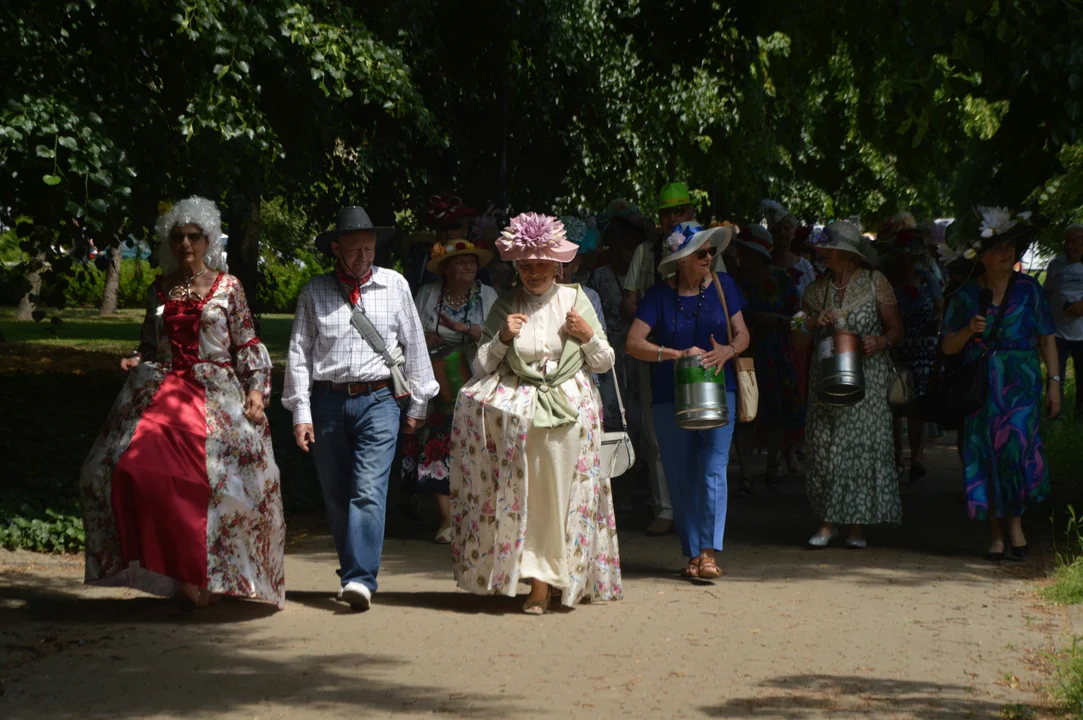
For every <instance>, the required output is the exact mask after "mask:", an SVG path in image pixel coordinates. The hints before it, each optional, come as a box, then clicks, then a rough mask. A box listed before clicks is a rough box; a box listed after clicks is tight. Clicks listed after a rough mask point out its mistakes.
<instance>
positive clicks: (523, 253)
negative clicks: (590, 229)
mask: <svg viewBox="0 0 1083 720" xmlns="http://www.w3.org/2000/svg"><path fill="white" fill-rule="evenodd" d="M498 247H499V246H498ZM499 249H500V259H501V260H503V261H505V262H519V261H522V260H549V261H550V262H558V263H569V262H571V261H572V260H574V259H575V256H576V255H577V254H579V246H578V245H576V244H575V243H573V242H571V241H570V240H561V241H560V242H559V243H557V244H556V245H548V246H546V247H543V248H529V249H527V248H520V247H513V248H511V249H510V250H505V249H504V248H503V247H500V248H499Z"/></svg>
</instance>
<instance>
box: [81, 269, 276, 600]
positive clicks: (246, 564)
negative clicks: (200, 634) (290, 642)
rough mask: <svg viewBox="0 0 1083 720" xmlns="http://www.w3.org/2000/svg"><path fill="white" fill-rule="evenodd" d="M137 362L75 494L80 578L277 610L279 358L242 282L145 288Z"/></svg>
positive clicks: (222, 277) (229, 279)
mask: <svg viewBox="0 0 1083 720" xmlns="http://www.w3.org/2000/svg"><path fill="white" fill-rule="evenodd" d="M148 302H149V307H148V310H147V316H146V320H145V321H144V323H143V333H142V343H141V345H140V350H141V352H142V353H143V362H142V363H141V364H139V365H138V366H137V367H135V368H134V369H133V370H131V371H129V373H128V379H127V382H125V384H124V387H123V388H122V389H121V391H120V395H119V396H118V397H117V400H116V402H115V403H114V404H113V409H112V410H110V412H109V416H108V417H107V418H106V420H105V425H104V426H103V427H102V430H101V433H100V434H99V435H98V439H97V441H96V442H95V443H94V447H93V448H91V450H90V454H89V455H88V456H87V459H86V461H85V462H84V463H83V467H82V471H81V473H80V476H79V487H80V491H81V494H82V500H83V523H84V525H85V526H86V537H87V542H86V545H87V547H86V582H87V583H88V584H101V585H128V586H130V587H134V588H137V589H140V590H143V591H145V592H149V593H153V594H157V595H173V594H175V593H176V592H177V591H178V589H179V585H180V584H181V583H192V584H194V585H197V586H199V587H202V588H206V589H208V590H210V591H211V592H212V593H218V594H222V595H232V596H235V597H242V598H252V599H255V600H261V601H263V602H267V603H272V604H274V605H277V606H278V607H280V608H281V607H283V606H284V604H285V600H286V592H285V591H286V585H285V578H284V575H283V555H284V553H285V540H286V526H285V522H284V520H283V518H282V492H281V486H280V484H279V475H278V466H277V465H275V460H274V453H273V451H272V450H271V435H270V426H269V425H268V424H267V419H266V417H264V418H262V419H261V420H260V421H259V422H256V423H253V422H250V421H249V420H247V419H246V418H245V417H244V402H245V395H246V393H247V392H248V391H250V390H260V391H261V392H262V393H263V396H264V403H265V404H266V403H267V400H268V398H269V396H270V394H271V358H270V355H268V353H267V348H265V347H264V346H263V344H262V343H261V342H260V340H259V338H258V337H256V333H255V331H254V328H253V322H252V313H251V312H250V311H249V309H248V303H247V302H246V300H245V296H244V290H243V288H242V287H241V283H240V282H239V281H238V280H237V278H235V277H233V276H232V275H226V274H225V273H220V274H219V275H218V277H217V278H216V279H215V281H214V284H213V285H212V286H211V289H210V292H208V293H207V296H206V297H205V298H203V299H202V300H199V301H195V300H190V299H183V300H174V299H170V298H168V297H166V295H165V293H164V291H163V290H162V288H161V280H159V281H158V282H157V283H155V285H154V286H152V287H151V290H150V293H149V299H148Z"/></svg>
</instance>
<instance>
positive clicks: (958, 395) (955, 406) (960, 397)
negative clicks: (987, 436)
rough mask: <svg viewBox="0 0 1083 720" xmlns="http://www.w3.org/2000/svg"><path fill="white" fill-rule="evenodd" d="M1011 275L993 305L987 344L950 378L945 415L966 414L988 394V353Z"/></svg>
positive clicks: (1009, 289)
mask: <svg viewBox="0 0 1083 720" xmlns="http://www.w3.org/2000/svg"><path fill="white" fill-rule="evenodd" d="M1015 277H1016V276H1015V273H1012V277H1011V280H1009V281H1008V287H1007V288H1006V289H1005V290H1004V297H1003V298H1001V300H1000V307H999V308H997V316H996V320H994V321H993V332H992V333H991V336H990V338H991V339H990V342H989V347H987V348H986V349H985V352H983V353H982V354H981V357H979V358H978V359H977V360H975V361H974V362H972V363H967V364H965V365H963V366H962V367H960V368H959V370H958V371H957V372H956V374H955V377H954V378H953V379H952V384H951V390H950V391H949V394H948V409H947V415H949V416H951V417H953V418H960V419H961V418H965V417H970V416H971V415H973V414H974V413H976V412H978V411H979V410H981V409H982V407H984V406H985V400H986V397H987V396H988V394H989V356H990V355H991V354H993V353H994V352H996V349H997V342H998V341H999V340H1000V323H1001V321H1002V320H1003V319H1004V313H1005V311H1006V310H1007V308H1008V301H1009V300H1010V299H1011V294H1012V289H1013V288H1014V287H1015Z"/></svg>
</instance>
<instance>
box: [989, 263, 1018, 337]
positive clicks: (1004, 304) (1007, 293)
mask: <svg viewBox="0 0 1083 720" xmlns="http://www.w3.org/2000/svg"><path fill="white" fill-rule="evenodd" d="M1018 275H1019V273H1017V272H1014V271H1013V272H1012V276H1011V279H1010V280H1008V287H1006V288H1004V297H1002V298H1001V299H1000V305H999V306H998V307H997V317H996V320H994V321H993V332H992V340H993V342H992V343H991V344H990V346H989V352H995V351H996V349H997V343H999V342H1000V323H1001V321H1002V320H1003V319H1004V313H1005V312H1007V309H1008V301H1009V300H1011V297H1012V290H1013V289H1014V288H1015V278H1016V277H1018Z"/></svg>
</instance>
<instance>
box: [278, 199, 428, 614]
mask: <svg viewBox="0 0 1083 720" xmlns="http://www.w3.org/2000/svg"><path fill="white" fill-rule="evenodd" d="M393 234H394V229H393V228H390V227H374V226H373V224H372V221H371V220H369V216H368V213H366V212H365V210H364V208H360V207H348V208H343V209H342V210H340V211H339V213H338V217H337V219H336V223H335V229H334V230H328V231H327V232H323V233H320V234H319V235H318V236H317V237H316V247H317V249H319V250H320V252H322V253H323V254H325V255H327V256H329V257H332V258H334V259H335V260H336V269H335V270H334V271H332V272H329V273H325V274H323V275H317V276H316V277H314V278H313V279H312V280H310V281H309V283H308V284H307V285H305V287H304V289H303V290H301V294H300V296H298V298H297V314H296V316H295V317H294V321H293V329H292V330H291V332H290V345H289V353H288V356H287V360H286V380H285V386H284V388H283V390H282V405H283V406H285V408H286V409H287V410H289V411H291V412H292V413H293V436H294V440H295V441H296V442H297V446H298V447H300V448H301V450H303V451H305V452H309V451H310V450H311V451H312V454H313V456H314V459H315V463H316V475H317V476H318V477H319V480H320V486H321V487H322V489H323V498H324V503H325V504H326V506H327V519H328V522H329V524H330V526H331V535H332V537H333V538H334V540H335V549H336V550H337V551H338V560H339V570H338V572H339V581H340V585H341V590H340V592H339V594H338V599H339V600H340V601H342V602H345V603H347V604H348V605H349V606H350V607H351V608H352V609H353V610H356V611H364V610H368V608H369V605H370V604H371V602H372V595H373V593H375V592H376V589H377V582H376V576H377V573H378V572H379V570H380V553H381V551H382V550H383V545H384V522H385V520H386V513H385V503H386V502H387V483H388V476H389V475H390V473H391V462H392V460H393V459H394V456H395V446H396V445H397V441H398V435H399V425H400V411H399V405H398V402H397V401H396V398H395V396H394V393H393V392H392V385H391V382H390V377H391V368H390V367H389V366H388V364H387V362H386V361H385V359H384V357H383V356H381V355H380V354H379V353H377V352H376V351H375V350H374V349H373V348H372V346H371V345H370V344H369V343H368V342H367V341H366V340H365V339H364V338H363V337H362V336H361V333H360V332H359V331H358V330H357V329H356V328H355V327H354V325H353V322H352V317H353V313H354V308H357V309H359V310H360V311H361V312H363V313H365V315H366V317H368V319H369V321H370V322H371V323H372V325H373V326H374V327H375V329H376V331H377V333H379V335H380V337H381V338H383V341H384V343H385V344H386V346H387V348H388V350H389V351H391V353H392V355H395V354H396V353H397V352H398V351H399V350H400V347H401V356H400V357H399V358H396V359H397V360H399V362H400V364H401V365H403V366H404V368H403V369H404V374H405V377H406V379H407V380H408V381H409V383H410V392H411V395H410V399H409V408H408V410H407V411H406V420H405V428H404V432H406V433H407V434H410V433H413V432H416V431H417V430H418V429H419V428H421V426H422V425H424V424H425V417H426V416H427V415H428V404H429V400H431V399H432V398H434V397H436V395H437V393H439V392H440V386H439V385H438V384H437V382H436V378H435V377H433V373H432V365H431V364H430V363H429V353H428V349H427V348H426V347H425V333H424V330H423V329H422V327H421V319H420V318H419V317H418V314H417V308H416V307H414V302H413V297H412V296H411V295H410V286H409V284H408V283H407V282H406V279H405V278H404V277H403V276H402V275H399V274H398V273H397V272H395V271H393V270H388V269H386V268H382V267H377V266H375V265H374V264H373V261H374V259H375V257H376V246H377V244H380V243H385V242H387V240H389V239H390V238H391V236H392V235H393Z"/></svg>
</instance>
